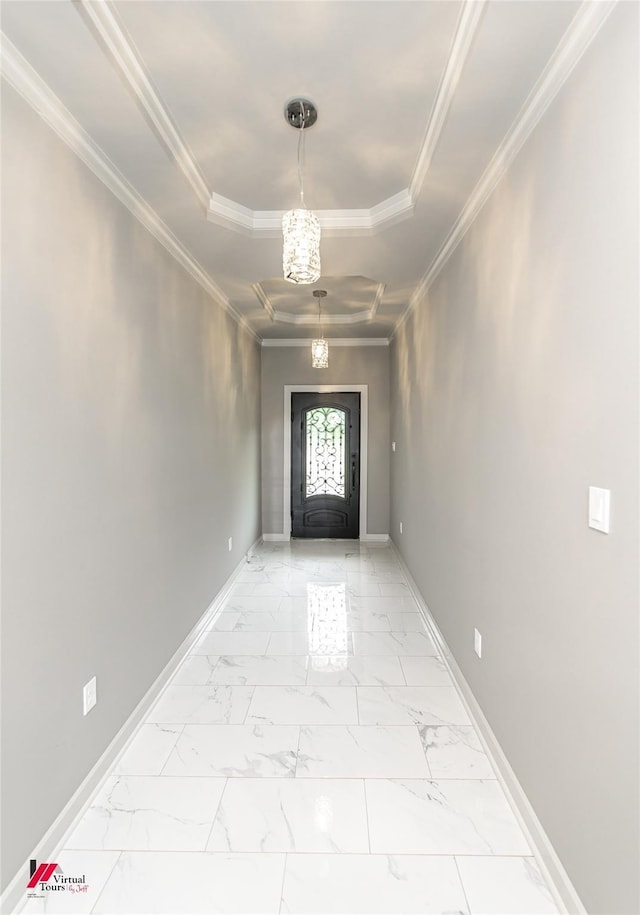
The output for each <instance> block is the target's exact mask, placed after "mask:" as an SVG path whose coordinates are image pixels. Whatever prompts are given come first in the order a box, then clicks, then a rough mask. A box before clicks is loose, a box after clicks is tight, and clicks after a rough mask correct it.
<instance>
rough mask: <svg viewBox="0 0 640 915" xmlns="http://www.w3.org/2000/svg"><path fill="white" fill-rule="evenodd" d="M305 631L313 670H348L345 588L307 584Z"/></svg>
mask: <svg viewBox="0 0 640 915" xmlns="http://www.w3.org/2000/svg"><path fill="white" fill-rule="evenodd" d="M307 629H308V635H309V653H310V654H311V666H312V668H313V669H314V670H345V669H346V667H347V655H348V645H347V586H346V584H345V583H344V582H339V583H338V584H326V583H325V582H322V583H319V582H308V583H307Z"/></svg>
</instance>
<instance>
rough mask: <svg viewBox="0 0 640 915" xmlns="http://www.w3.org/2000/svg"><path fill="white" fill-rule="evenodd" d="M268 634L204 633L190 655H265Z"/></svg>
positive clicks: (269, 635) (269, 636)
mask: <svg viewBox="0 0 640 915" xmlns="http://www.w3.org/2000/svg"><path fill="white" fill-rule="evenodd" d="M270 638H271V634H270V633H269V632H205V633H204V635H203V636H202V637H201V638H200V639H199V640H198V643H197V644H196V645H195V647H194V648H192V649H191V654H209V655H213V654H217V655H222V654H265V652H266V650H267V646H268V644H269V639H270Z"/></svg>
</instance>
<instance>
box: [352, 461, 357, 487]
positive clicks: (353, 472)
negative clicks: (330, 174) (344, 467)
mask: <svg viewBox="0 0 640 915" xmlns="http://www.w3.org/2000/svg"><path fill="white" fill-rule="evenodd" d="M355 488H356V462H355V459H354V460H352V461H351V489H355Z"/></svg>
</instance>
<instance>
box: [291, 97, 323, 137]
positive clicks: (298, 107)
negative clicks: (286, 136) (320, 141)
mask: <svg viewBox="0 0 640 915" xmlns="http://www.w3.org/2000/svg"><path fill="white" fill-rule="evenodd" d="M284 119H285V121H286V122H287V124H290V125H291V127H295V128H297V130H300V128H301V127H303V128H305V129H307V128H309V127H313V125H314V124H315V122H316V121H317V120H318V109H317V108H316V106H315V105H314V104H313V102H310V101H309V99H308V98H292V99H289V101H288V102H287V104H286V105H285V106H284Z"/></svg>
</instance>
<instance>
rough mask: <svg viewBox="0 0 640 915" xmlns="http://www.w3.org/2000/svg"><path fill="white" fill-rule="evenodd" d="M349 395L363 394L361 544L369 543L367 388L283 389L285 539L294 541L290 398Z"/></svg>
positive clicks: (297, 386)
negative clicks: (308, 393)
mask: <svg viewBox="0 0 640 915" xmlns="http://www.w3.org/2000/svg"><path fill="white" fill-rule="evenodd" d="M337 391H348V392H349V393H356V394H360V537H359V539H360V540H367V539H368V535H367V495H368V485H367V480H368V478H367V457H368V453H367V449H368V441H369V385H368V384H285V386H284V477H283V482H284V487H283V489H284V498H283V500H282V501H283V507H282V530H283V539H284V540H291V395H292V394H294V393H295V394H298V393H306V392H310V393H317V394H333V393H335V392H337Z"/></svg>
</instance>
